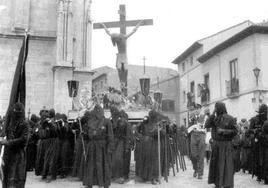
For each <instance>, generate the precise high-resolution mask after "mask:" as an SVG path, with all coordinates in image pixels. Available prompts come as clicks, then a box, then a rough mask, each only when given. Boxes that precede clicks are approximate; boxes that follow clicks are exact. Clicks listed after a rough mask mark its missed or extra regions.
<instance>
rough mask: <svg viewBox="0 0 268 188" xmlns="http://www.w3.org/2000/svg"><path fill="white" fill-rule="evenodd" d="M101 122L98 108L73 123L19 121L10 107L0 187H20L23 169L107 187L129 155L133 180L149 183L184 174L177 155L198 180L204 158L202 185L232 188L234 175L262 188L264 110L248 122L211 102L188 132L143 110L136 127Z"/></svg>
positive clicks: (266, 138)
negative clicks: (189, 163) (205, 181)
mask: <svg viewBox="0 0 268 188" xmlns="http://www.w3.org/2000/svg"><path fill="white" fill-rule="evenodd" d="M109 109H110V112H111V117H110V119H107V118H105V116H104V110H103V108H102V107H101V106H100V105H99V104H95V107H94V108H92V110H91V111H86V112H85V113H84V115H83V116H82V117H81V118H77V119H72V120H70V119H68V118H67V116H66V115H65V114H60V113H55V110H54V109H50V110H46V109H43V110H41V111H40V113H39V116H37V115H35V114H32V115H31V117H28V118H26V117H25V111H24V106H23V105H22V104H20V103H16V104H15V105H14V107H13V108H12V109H11V112H12V113H11V121H10V124H9V125H8V126H7V125H6V126H3V125H4V124H5V121H6V120H5V118H0V134H1V135H3V134H4V135H5V136H6V139H3V138H1V139H0V144H1V145H3V146H5V150H4V155H2V150H1V157H3V160H4V161H5V165H4V168H3V169H1V171H0V172H1V173H0V175H1V176H3V177H1V178H2V179H3V186H2V187H3V188H6V187H12V185H13V187H24V184H25V181H26V171H34V173H35V175H37V176H41V179H43V180H45V181H46V182H51V181H53V180H55V179H56V178H65V177H66V176H72V177H76V178H78V179H79V180H80V181H82V183H83V185H84V186H86V187H92V186H94V185H98V186H101V187H109V186H110V184H111V182H117V183H120V184H123V183H125V182H126V181H127V180H128V179H129V178H130V177H129V176H130V163H131V152H132V151H134V161H135V176H136V177H138V178H139V179H140V180H141V181H150V182H151V183H152V184H157V183H159V182H160V180H161V177H164V179H165V180H166V181H167V180H168V176H169V173H170V172H173V175H175V173H176V172H178V171H179V169H182V170H186V164H185V160H184V156H185V155H187V156H189V158H190V159H191V161H192V165H193V169H194V173H193V176H194V177H196V178H198V179H202V178H203V173H204V158H205V157H206V158H207V162H208V161H209V176H208V183H209V184H215V185H216V187H217V188H222V187H225V188H227V187H229V188H231V187H233V186H234V173H235V172H238V171H240V170H242V171H243V172H244V173H249V174H251V175H252V177H254V176H255V177H257V181H259V182H261V181H263V182H264V183H265V184H267V183H268V118H267V115H268V113H267V112H268V107H267V105H265V104H263V105H261V106H260V108H259V111H258V114H257V115H256V116H255V117H253V118H251V119H250V120H249V122H248V121H247V120H246V119H242V120H241V121H240V122H239V123H237V119H236V118H234V117H233V116H231V115H229V114H228V113H227V109H226V107H225V104H224V103H222V102H217V103H216V104H215V109H214V111H213V113H211V114H209V112H205V113H203V114H202V113H200V111H201V110H200V109H199V111H198V110H197V113H196V114H195V115H194V116H193V117H191V118H190V121H189V125H190V126H189V128H188V129H186V128H185V127H184V126H177V125H176V123H175V122H170V120H169V119H168V117H167V116H164V115H163V114H162V113H160V112H159V111H156V110H151V111H150V112H149V114H148V116H146V117H144V119H143V120H142V121H141V122H140V123H136V124H130V123H129V121H128V120H129V119H128V114H127V113H126V112H125V111H124V110H120V109H119V108H118V107H116V106H110V108H109Z"/></svg>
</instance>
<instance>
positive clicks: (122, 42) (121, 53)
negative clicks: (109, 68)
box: [101, 21, 143, 95]
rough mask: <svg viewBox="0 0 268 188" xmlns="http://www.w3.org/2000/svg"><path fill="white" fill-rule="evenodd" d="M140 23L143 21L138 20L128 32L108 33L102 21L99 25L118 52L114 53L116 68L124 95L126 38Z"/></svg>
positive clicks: (126, 72) (125, 90)
mask: <svg viewBox="0 0 268 188" xmlns="http://www.w3.org/2000/svg"><path fill="white" fill-rule="evenodd" d="M142 23H143V21H140V22H139V23H138V24H137V25H136V26H135V28H134V29H133V30H132V31H131V32H130V33H129V34H123V33H110V31H109V30H108V28H107V27H106V25H105V24H104V23H101V25H102V26H103V28H104V29H105V32H106V33H107V34H108V35H109V36H110V37H111V40H112V43H113V46H117V49H118V53H117V54H116V55H117V57H116V69H117V70H118V75H119V80H120V84H121V86H120V87H121V90H122V92H123V93H124V94H125V95H127V74H128V70H127V64H128V63H127V62H128V60H127V39H128V38H129V37H130V36H131V35H133V34H134V33H135V32H136V31H137V29H138V28H139V26H140V25H141V24H142Z"/></svg>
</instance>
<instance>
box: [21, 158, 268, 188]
mask: <svg viewBox="0 0 268 188" xmlns="http://www.w3.org/2000/svg"><path fill="white" fill-rule="evenodd" d="M133 165H134V163H132V169H134V168H133ZM186 165H187V170H186V171H184V172H183V171H179V173H176V176H175V177H174V176H173V175H172V172H171V173H170V174H171V175H170V176H169V178H168V182H165V181H164V180H163V179H162V184H160V185H152V184H151V183H150V182H145V183H144V182H140V181H138V180H134V178H132V179H130V180H129V181H128V182H127V183H125V184H117V183H112V185H111V186H110V188H158V187H161V188H175V187H176V188H180V187H181V188H214V186H213V185H208V184H207V177H208V164H205V172H204V177H203V179H202V180H199V179H196V178H193V176H192V175H193V170H192V168H191V163H190V161H189V160H186ZM132 173H133V172H132ZM25 187H26V188H48V187H49V188H84V186H83V185H82V183H81V182H80V181H78V180H77V179H75V178H71V177H68V178H65V179H57V180H56V181H53V182H50V183H46V182H45V181H43V180H41V177H37V176H35V175H34V173H33V172H29V173H28V174H27V182H26V186H25ZM234 187H235V188H256V187H258V188H262V187H263V188H264V187H266V188H267V187H268V186H267V185H264V184H263V183H258V182H257V181H256V180H255V179H252V178H251V175H249V174H244V173H243V172H239V173H236V174H235V186H234Z"/></svg>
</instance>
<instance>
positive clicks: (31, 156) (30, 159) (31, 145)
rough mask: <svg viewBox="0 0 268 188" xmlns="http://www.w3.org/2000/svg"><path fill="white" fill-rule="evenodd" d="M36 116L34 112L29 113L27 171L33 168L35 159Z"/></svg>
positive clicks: (36, 140)
mask: <svg viewBox="0 0 268 188" xmlns="http://www.w3.org/2000/svg"><path fill="white" fill-rule="evenodd" d="M38 121H39V119H38V117H37V116H36V115H35V114H32V115H31V118H30V120H29V125H30V127H29V134H30V136H29V142H28V147H27V171H33V169H34V168H35V160H36V153H37V142H38V134H37V131H38V130H37V129H38Z"/></svg>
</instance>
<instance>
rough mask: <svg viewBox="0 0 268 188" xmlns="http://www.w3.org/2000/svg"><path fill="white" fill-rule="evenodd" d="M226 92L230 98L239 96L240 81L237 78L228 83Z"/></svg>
mask: <svg viewBox="0 0 268 188" xmlns="http://www.w3.org/2000/svg"><path fill="white" fill-rule="evenodd" d="M226 92H227V93H226V94H227V96H228V97H230V98H232V97H237V96H238V95H239V80H238V79H237V78H233V79H232V80H229V81H226Z"/></svg>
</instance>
